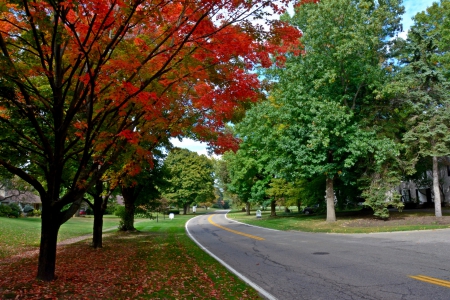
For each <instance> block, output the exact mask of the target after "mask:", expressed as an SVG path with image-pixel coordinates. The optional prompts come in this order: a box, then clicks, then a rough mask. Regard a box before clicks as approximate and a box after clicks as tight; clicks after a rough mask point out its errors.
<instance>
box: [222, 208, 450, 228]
mask: <svg viewBox="0 0 450 300" xmlns="http://www.w3.org/2000/svg"><path fill="white" fill-rule="evenodd" d="M261 214H262V217H261V219H257V218H256V215H255V211H252V212H251V215H250V216H247V215H246V213H245V212H241V211H233V212H230V213H228V218H230V219H232V220H236V221H239V222H243V223H247V224H251V225H256V226H261V227H266V228H272V229H278V230H298V231H307V232H328V233H371V232H391V231H409V230H425V229H443V228H450V220H449V218H450V217H449V216H450V210H448V209H444V210H443V216H444V217H443V219H444V220H437V219H436V218H433V216H434V212H432V211H421V210H408V211H404V212H396V211H395V212H391V214H390V215H391V218H390V219H389V220H387V221H382V220H377V219H375V218H374V217H373V215H372V214H370V213H361V212H359V211H353V212H337V213H336V218H337V221H336V222H334V223H329V222H326V215H325V214H317V215H304V214H298V213H287V214H286V213H284V212H281V211H277V216H276V217H271V216H270V211H262V212H261ZM425 221H426V222H425Z"/></svg>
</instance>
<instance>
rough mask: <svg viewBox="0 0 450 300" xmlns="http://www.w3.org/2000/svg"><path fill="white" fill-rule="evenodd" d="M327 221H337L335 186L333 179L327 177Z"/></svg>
mask: <svg viewBox="0 0 450 300" xmlns="http://www.w3.org/2000/svg"><path fill="white" fill-rule="evenodd" d="M326 186H327V190H326V192H327V222H336V211H335V209H334V187H333V179H332V178H328V177H327V181H326Z"/></svg>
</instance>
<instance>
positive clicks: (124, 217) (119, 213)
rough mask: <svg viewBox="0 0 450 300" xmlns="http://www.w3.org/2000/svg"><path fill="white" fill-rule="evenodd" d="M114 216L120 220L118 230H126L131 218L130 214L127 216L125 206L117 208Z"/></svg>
mask: <svg viewBox="0 0 450 300" xmlns="http://www.w3.org/2000/svg"><path fill="white" fill-rule="evenodd" d="M114 215H116V216H117V217H119V218H120V221H119V227H118V228H119V230H122V229H123V228H124V226H126V224H128V223H127V221H128V219H129V218H130V216H129V214H127V213H126V211H125V206H123V205H118V206H117V207H116V210H115V211H114ZM133 217H134V216H133Z"/></svg>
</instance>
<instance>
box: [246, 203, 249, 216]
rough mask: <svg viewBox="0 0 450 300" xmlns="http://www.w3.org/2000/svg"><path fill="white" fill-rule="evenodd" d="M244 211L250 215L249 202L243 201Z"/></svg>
mask: <svg viewBox="0 0 450 300" xmlns="http://www.w3.org/2000/svg"><path fill="white" fill-rule="evenodd" d="M245 211H246V212H247V213H246V214H247V216H250V202H246V203H245Z"/></svg>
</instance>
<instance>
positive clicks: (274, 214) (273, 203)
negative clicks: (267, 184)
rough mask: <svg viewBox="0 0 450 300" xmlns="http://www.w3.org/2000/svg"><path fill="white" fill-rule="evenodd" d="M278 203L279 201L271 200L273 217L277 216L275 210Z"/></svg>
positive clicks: (271, 214)
mask: <svg viewBox="0 0 450 300" xmlns="http://www.w3.org/2000/svg"><path fill="white" fill-rule="evenodd" d="M276 205H277V202H276V201H275V200H272V201H271V202H270V216H271V217H276V216H277V211H276V210H275V208H276Z"/></svg>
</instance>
